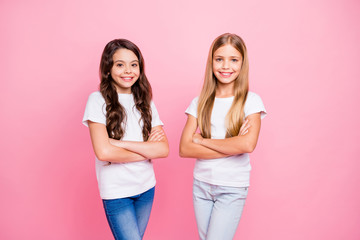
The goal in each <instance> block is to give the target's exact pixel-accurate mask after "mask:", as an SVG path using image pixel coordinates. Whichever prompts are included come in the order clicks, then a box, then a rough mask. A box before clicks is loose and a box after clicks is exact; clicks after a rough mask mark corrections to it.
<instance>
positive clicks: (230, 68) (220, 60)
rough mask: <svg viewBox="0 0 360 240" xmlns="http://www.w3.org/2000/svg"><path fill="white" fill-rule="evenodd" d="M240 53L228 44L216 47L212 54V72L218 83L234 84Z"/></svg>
mask: <svg viewBox="0 0 360 240" xmlns="http://www.w3.org/2000/svg"><path fill="white" fill-rule="evenodd" d="M241 64H242V57H241V53H240V52H239V51H238V50H236V48H234V47H233V46H231V45H230V44H226V45H223V46H222V47H220V48H218V49H217V50H216V51H215V52H214V55H213V73H214V75H215V77H216V79H217V81H218V84H225V85H228V84H231V85H233V84H234V81H235V80H236V79H237V77H238V76H239V74H240V69H241Z"/></svg>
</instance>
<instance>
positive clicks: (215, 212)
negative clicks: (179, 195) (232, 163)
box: [193, 179, 248, 240]
mask: <svg viewBox="0 0 360 240" xmlns="http://www.w3.org/2000/svg"><path fill="white" fill-rule="evenodd" d="M247 194H248V188H247V187H227V186H219V185H212V184H209V183H205V182H202V181H199V180H196V179H194V184H193V201H194V210H195V217H196V223H197V226H198V232H199V237H200V239H201V240H220V239H221V240H232V239H233V237H234V235H235V232H236V228H237V226H238V224H239V221H240V218H241V214H242V211H243V208H244V205H245V200H246V197H247Z"/></svg>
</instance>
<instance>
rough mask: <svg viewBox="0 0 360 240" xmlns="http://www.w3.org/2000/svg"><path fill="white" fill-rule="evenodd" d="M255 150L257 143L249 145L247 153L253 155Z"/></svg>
mask: <svg viewBox="0 0 360 240" xmlns="http://www.w3.org/2000/svg"><path fill="white" fill-rule="evenodd" d="M255 148H256V143H255V144H253V143H249V144H247V146H246V149H245V152H246V153H252V152H253V151H254V150H255Z"/></svg>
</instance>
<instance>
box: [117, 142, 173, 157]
mask: <svg viewBox="0 0 360 240" xmlns="http://www.w3.org/2000/svg"><path fill="white" fill-rule="evenodd" d="M111 144H113V145H115V146H117V147H121V148H124V149H126V150H129V151H131V152H134V153H137V154H140V155H142V156H144V157H145V158H148V159H153V158H164V157H167V155H168V154H169V147H168V144H167V142H165V141H157V142H136V141H121V140H114V139H112V140H111Z"/></svg>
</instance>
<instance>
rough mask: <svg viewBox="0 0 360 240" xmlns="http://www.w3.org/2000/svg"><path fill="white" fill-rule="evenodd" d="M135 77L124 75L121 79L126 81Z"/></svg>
mask: <svg viewBox="0 0 360 240" xmlns="http://www.w3.org/2000/svg"><path fill="white" fill-rule="evenodd" d="M133 78H134V77H122V78H121V79H122V80H123V81H125V82H131V81H132V80H133Z"/></svg>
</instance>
